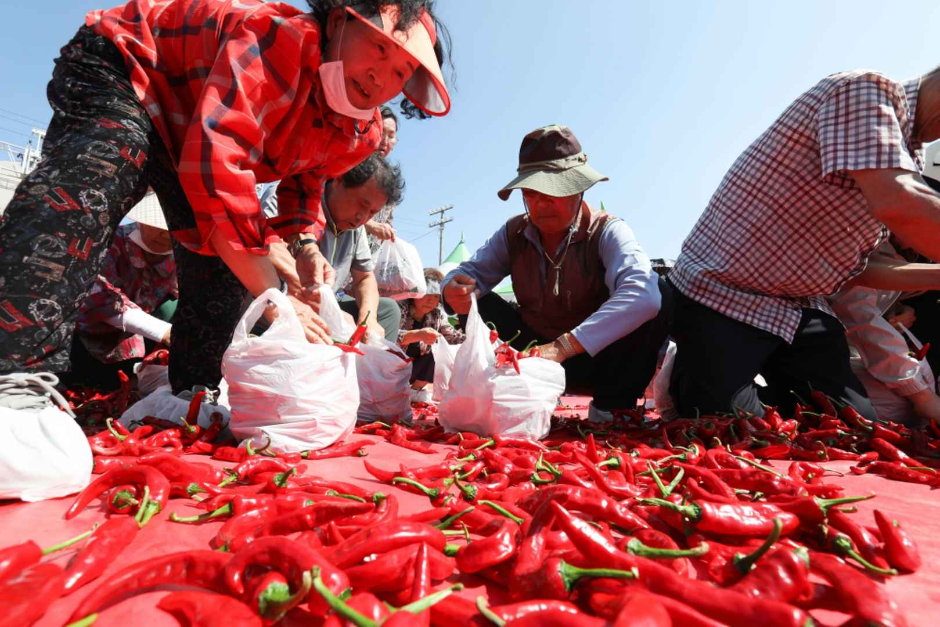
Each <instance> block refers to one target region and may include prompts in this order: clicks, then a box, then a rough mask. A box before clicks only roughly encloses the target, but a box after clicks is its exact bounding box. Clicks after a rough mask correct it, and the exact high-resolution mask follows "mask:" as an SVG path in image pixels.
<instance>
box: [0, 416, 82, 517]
mask: <svg viewBox="0 0 940 627" xmlns="http://www.w3.org/2000/svg"><path fill="white" fill-rule="evenodd" d="M92 463H93V462H92V458H91V448H90V447H89V446H88V439H87V438H86V437H85V434H84V433H82V429H81V427H79V426H78V424H77V423H76V422H75V419H73V418H72V417H71V416H69V415H68V414H66V413H65V412H64V411H62V410H60V409H59V408H58V407H54V406H50V407H46V408H45V409H43V410H42V411H40V412H38V413H35V414H32V413H30V414H26V413H25V412H22V411H17V410H13V409H7V408H5V407H0V499H22V500H24V501H42V500H44V499H54V498H58V497H60V496H67V495H69V494H74V493H76V492H78V491H80V490H81V489H82V488H84V487H85V486H86V485H88V481H89V480H90V479H91V468H92Z"/></svg>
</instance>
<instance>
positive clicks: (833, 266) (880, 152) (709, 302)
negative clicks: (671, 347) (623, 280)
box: [669, 70, 923, 342]
mask: <svg viewBox="0 0 940 627" xmlns="http://www.w3.org/2000/svg"><path fill="white" fill-rule="evenodd" d="M919 89H920V79H914V80H911V81H907V82H904V83H897V82H894V81H892V80H889V79H888V78H886V77H884V76H882V75H881V74H878V73H876V72H871V71H863V70H857V71H854V72H844V73H840V74H834V75H832V76H829V77H828V78H825V79H823V80H822V81H820V82H819V83H818V84H817V85H816V86H815V87H813V88H812V89H810V90H809V91H807V92H806V93H804V94H803V95H802V96H800V97H799V98H797V99H796V101H795V102H793V104H791V105H790V106H789V107H788V108H787V110H786V111H784V112H783V114H782V115H781V116H780V117H779V118H778V119H777V121H776V122H774V123H773V125H771V127H770V128H769V129H767V130H766V131H765V132H764V133H763V134H762V135H761V136H760V137H758V138H757V140H756V141H755V142H754V143H753V144H751V145H750V146H749V147H748V148H747V150H745V151H744V152H743V153H742V154H741V156H739V157H738V159H737V160H736V161H735V162H734V165H732V166H731V169H730V170H729V171H728V173H727V174H726V175H725V177H724V180H722V182H721V185H720V186H719V187H718V190H717V191H716V192H715V194H714V196H712V198H711V200H710V201H709V203H708V207H707V208H706V209H705V212H704V213H703V214H702V216H701V217H700V218H699V220H698V222H697V223H696V224H695V226H694V227H693V229H692V232H691V233H690V234H689V236H688V237H687V238H686V240H685V241H684V242H683V244H682V252H681V254H680V255H679V258H678V259H677V260H676V266H675V268H673V270H672V272H671V273H670V275H669V279H670V281H671V282H672V283H673V284H674V285H675V286H676V287H677V288H678V289H679V290H680V291H681V292H682V293H683V294H685V295H686V296H688V297H689V298H691V299H692V300H695V301H697V302H699V303H701V304H703V305H705V306H707V307H710V308H712V309H714V310H716V311H718V312H720V313H722V314H724V315H726V316H728V317H730V318H733V319H734V320H738V321H740V322H744V323H746V324H749V325H751V326H754V327H757V328H759V329H763V330H765V331H769V332H770V333H773V334H775V335H778V336H780V337H782V338H783V339H785V340H786V341H787V342H792V341H793V337H794V335H795V334H796V329H797V327H798V326H799V324H800V319H801V317H802V309H803V308H812V309H819V310H821V311H824V312H826V313H830V314H831V313H832V311H831V310H830V309H829V305H828V304H827V303H826V301H825V298H824V296H825V295H828V294H834V293H835V292H837V291H838V290H839V288H840V287H841V286H842V285H843V284H844V283H845V282H846V281H848V280H849V279H851V278H852V277H854V276H855V275H857V274H859V273H860V272H861V271H862V270H863V269H864V268H865V263H866V260H867V258H868V255H869V254H870V253H871V252H872V251H873V250H874V249H875V248H877V247H878V246H879V244H881V242H882V241H883V240H884V239H885V238H886V237H887V236H888V231H887V229H886V228H885V227H884V225H883V224H881V223H880V222H879V221H878V220H876V219H875V218H874V217H873V216H872V215H871V213H870V212H869V211H868V207H867V205H866V204H865V199H864V197H863V195H862V192H861V190H860V189H859V187H858V185H857V184H856V183H855V181H854V179H853V178H852V176H851V173H852V171H853V170H862V169H875V168H900V169H904V170H911V171H915V172H916V171H920V170H922V169H923V156H922V153H921V146H920V144H919V143H917V142H915V141H914V139H913V137H912V134H913V126H914V111H915V109H916V105H917V94H918V91H919Z"/></svg>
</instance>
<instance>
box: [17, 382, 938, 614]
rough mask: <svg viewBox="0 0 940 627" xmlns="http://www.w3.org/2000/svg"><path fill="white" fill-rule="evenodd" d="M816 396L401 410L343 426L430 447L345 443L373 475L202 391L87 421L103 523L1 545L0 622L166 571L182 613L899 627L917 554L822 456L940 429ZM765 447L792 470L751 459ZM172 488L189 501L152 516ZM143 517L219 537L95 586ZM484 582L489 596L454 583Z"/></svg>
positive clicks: (896, 449) (114, 592) (897, 465)
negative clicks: (357, 480)
mask: <svg viewBox="0 0 940 627" xmlns="http://www.w3.org/2000/svg"><path fill="white" fill-rule="evenodd" d="M98 400H100V399H98ZM813 401H814V402H815V403H816V407H815V408H814V409H813V410H810V409H809V408H806V407H799V408H798V418H797V419H795V420H784V419H782V418H781V417H780V416H779V414H778V413H777V412H776V410H775V409H773V408H768V409H767V411H766V412H765V413H764V415H763V416H753V415H744V414H739V415H735V416H723V417H719V416H708V417H700V418H698V419H694V420H678V421H675V422H671V423H665V424H661V423H660V422H659V421H658V420H657V419H656V418H655V417H648V416H643V415H641V414H635V413H626V414H624V415H622V416H620V417H618V421H617V423H616V424H614V425H611V426H610V427H607V428H606V430H605V431H596V430H595V431H588V430H585V424H586V423H583V422H581V421H578V420H564V419H561V420H556V424H555V429H554V430H553V433H552V434H551V435H550V436H549V438H548V439H547V440H546V441H543V442H533V441H531V440H527V439H524V438H520V437H513V436H495V437H493V438H483V437H480V436H477V435H475V434H472V433H457V434H448V433H445V432H444V431H443V429H442V428H441V427H440V426H438V425H437V424H436V422H435V421H434V412H433V407H431V406H421V407H420V408H416V414H417V415H419V416H421V417H422V418H425V419H423V420H415V421H414V422H413V423H412V424H404V423H396V422H391V421H390V422H389V423H382V422H376V423H371V424H367V425H362V426H360V427H358V428H357V429H356V433H357V436H379V437H383V438H384V439H385V440H387V441H388V442H389V443H391V444H394V445H396V446H400V447H404V448H408V449H409V450H413V451H417V452H421V453H428V454H431V453H435V454H438V455H439V454H440V453H442V452H444V451H449V452H447V454H446V456H445V459H444V460H443V461H440V462H437V463H429V464H426V465H419V466H414V465H405V464H400V465H399V467H398V468H383V467H380V466H378V465H376V464H373V463H371V462H370V461H369V460H368V459H364V460H363V464H364V468H365V470H366V471H367V472H368V473H369V474H370V475H371V476H372V477H373V478H374V479H375V481H376V486H375V489H374V490H372V491H370V490H366V489H363V488H362V487H361V486H359V485H355V484H351V483H345V482H340V481H332V480H327V479H323V478H320V477H317V476H315V475H312V474H307V472H306V471H307V469H308V464H311V463H313V462H315V461H317V460H323V459H329V458H335V457H346V456H357V457H358V456H365V455H366V453H367V450H368V449H367V447H368V446H369V445H373V444H375V443H376V440H375V439H374V438H372V437H356V436H354V438H353V439H352V440H351V441H350V442H348V443H343V444H339V445H334V446H331V447H329V448H326V449H323V450H320V451H309V452H303V453H281V452H277V451H272V450H269V448H263V449H257V450H255V449H252V448H251V447H250V446H249V447H238V446H236V445H235V444H236V443H235V442H234V441H220V437H219V436H220V434H221V433H222V431H223V428H224V425H223V424H222V419H221V416H219V415H216V416H214V417H213V422H212V425H211V426H210V427H208V428H205V429H203V428H200V427H199V426H197V425H196V422H195V417H196V415H197V413H198V409H199V403H200V402H201V399H200V398H198V397H197V398H195V399H193V404H192V405H191V407H190V412H189V413H190V415H189V416H187V417H186V419H185V420H184V424H183V425H179V424H176V423H172V422H165V421H161V420H156V419H147V420H145V421H144V423H143V424H138V425H133V426H132V428H130V429H125V428H123V427H121V426H120V425H118V424H116V423H114V422H113V421H107V429H106V430H104V431H101V432H100V433H97V434H96V435H93V436H91V437H89V442H90V444H91V446H92V449H93V451H94V452H95V470H94V472H95V473H96V475H97V477H96V478H95V480H94V481H93V482H92V483H91V484H90V485H89V486H88V487H87V488H86V489H85V490H84V491H83V492H82V493H81V494H79V495H78V496H77V497H76V498H75V500H74V502H73V503H72V505H71V506H70V507H69V509H68V511H67V513H66V514H65V517H66V518H72V517H73V516H75V515H77V514H78V513H79V512H80V511H82V510H83V509H84V508H85V507H86V506H88V505H89V504H91V503H93V502H98V501H99V499H100V500H101V501H102V502H104V503H106V505H107V509H108V517H107V519H106V520H105V521H103V522H102V523H101V524H100V525H99V526H97V527H96V528H95V529H93V530H90V531H89V532H88V533H86V534H84V535H83V536H80V537H79V538H76V539H74V540H71V541H68V542H66V543H63V544H62V545H59V546H55V547H50V548H47V549H45V550H43V549H42V548H40V547H39V546H37V545H36V544H35V543H32V542H26V543H24V544H20V545H17V546H13V547H8V548H6V549H0V585H2V586H3V590H4V591H3V593H2V596H3V597H4V598H5V599H13V600H16V599H19V600H20V601H19V602H11V603H7V606H9V609H8V610H7V613H6V615H5V616H2V617H0V626H2V625H8V624H9V625H28V624H31V623H32V622H33V621H35V620H36V619H38V618H39V617H40V616H41V615H42V613H43V612H44V610H45V608H46V607H48V605H49V604H51V603H52V602H53V601H55V600H56V599H58V598H59V597H61V596H63V595H67V594H71V593H72V592H74V591H75V590H78V589H79V588H82V587H84V586H86V585H88V586H89V587H90V588H91V590H90V592H89V593H88V594H87V596H86V597H85V598H84V599H83V600H82V601H81V603H80V605H79V606H78V608H77V609H76V610H75V611H74V613H73V614H72V616H71V619H70V620H71V621H73V622H72V624H83V625H87V624H91V623H92V622H93V621H94V618H95V616H96V615H97V613H98V612H101V611H103V610H105V609H106V608H107V607H109V606H110V605H112V604H114V603H115V602H117V601H118V600H120V599H122V598H124V597H126V596H127V595H129V594H133V593H136V592H143V591H145V590H149V589H153V588H155V587H158V586H161V585H165V584H170V583H172V584H179V583H185V584H186V585H187V586H188V587H190V588H192V589H189V590H182V591H176V592H173V593H171V594H169V595H167V596H165V597H164V598H163V599H161V601H160V602H159V604H158V607H159V608H160V609H161V610H163V611H165V612H168V613H170V614H172V615H173V616H174V617H176V618H177V619H178V620H179V622H180V624H183V625H205V626H208V625H222V624H224V625H225V626H226V627H237V626H240V625H246V626H247V625H251V626H255V625H272V624H275V623H277V624H283V625H331V626H336V625H357V626H372V625H399V624H408V625H415V624H423V625H490V624H493V625H507V624H508V625H512V626H516V627H518V626H522V625H556V624H557V625H566V626H572V627H579V626H583V625H586V626H595V625H597V626H601V625H617V626H620V625H655V626H659V625H663V626H668V625H677V626H678V625H683V626H685V625H691V626H720V625H743V626H747V627H753V625H757V624H759V625H769V626H777V625H780V626H793V627H800V626H805V625H812V624H816V623H814V619H813V618H812V616H811V613H812V612H813V611H814V610H826V611H830V612H839V613H841V614H843V615H845V616H846V620H847V622H845V623H844V624H846V625H884V626H887V627H892V626H903V625H906V622H905V619H904V617H903V615H902V613H901V611H900V610H899V608H898V607H897V606H896V604H895V603H894V602H893V601H892V600H891V599H890V597H889V596H888V594H887V592H886V590H885V588H884V586H882V585H880V580H882V579H883V578H885V577H893V576H898V575H899V574H902V573H910V572H913V571H915V570H917V569H918V568H919V567H920V557H919V555H918V550H917V547H916V546H915V544H914V542H913V541H912V540H911V538H910V537H909V536H908V535H907V534H906V532H905V531H904V529H903V527H902V526H901V525H900V524H899V523H898V521H897V520H895V519H893V518H892V517H891V516H890V515H888V514H886V513H884V512H882V511H880V510H876V511H875V516H874V520H860V518H861V517H860V516H858V515H855V516H853V515H852V513H853V512H854V511H855V508H854V507H853V506H852V504H853V503H855V502H857V501H862V500H868V499H870V498H873V497H874V495H870V494H855V495H853V494H848V495H847V494H844V490H843V488H842V487H840V486H839V485H838V484H837V483H835V482H834V481H832V480H831V478H832V477H833V476H835V475H834V473H832V472H829V471H828V470H827V469H826V468H825V467H824V466H823V463H824V462H826V461H828V460H834V459H850V460H854V461H856V462H857V464H856V465H855V466H853V467H852V471H853V472H855V473H864V472H874V473H878V474H881V475H884V476H886V477H889V478H892V479H897V480H901V481H914V482H917V483H924V484H929V485H936V484H938V483H940V475H938V474H937V472H936V471H935V470H934V469H935V468H940V463H938V461H940V460H938V458H937V451H936V448H935V446H934V445H935V444H936V442H938V441H940V440H933V439H932V438H931V437H929V435H924V434H919V433H915V432H913V431H910V430H908V429H905V428H904V427H901V426H899V425H894V424H890V423H869V422H867V421H865V420H864V419H863V418H861V417H860V416H858V414H857V413H855V412H854V411H852V410H851V408H847V407H843V408H839V409H836V408H835V407H834V406H832V404H831V402H830V401H829V400H828V399H825V397H821V396H820V397H819V398H814V399H813ZM86 402H96V401H95V400H88V401H86ZM108 402H112V403H113V401H112V400H109V401H108ZM593 427H594V428H595V429H596V426H593ZM435 443H436V444H449V445H451V447H449V449H441V448H440V447H438V446H434V444H435ZM186 454H200V455H207V456H211V457H212V458H213V459H214V460H219V461H222V462H226V463H227V466H226V467H224V468H223V467H221V466H220V464H218V463H212V464H210V463H206V462H199V461H194V460H193V459H192V458H186V457H184V455H186ZM783 459H789V460H791V463H790V464H789V467H784V466H782V465H776V466H775V467H771V466H770V465H768V464H767V463H766V460H783ZM395 487H397V488H399V489H402V490H406V491H409V492H413V493H416V494H421V495H424V496H426V497H427V498H428V506H427V508H426V509H425V510H424V511H421V512H418V513H414V514H410V515H403V514H402V513H400V512H399V506H398V500H397V499H396V497H395V490H393V489H392V488H395ZM173 499H184V500H186V501H188V502H189V504H191V505H193V504H194V505H196V507H198V508H199V509H201V510H203V511H204V513H202V514H200V515H197V516H190V517H181V516H179V515H177V514H176V513H170V514H167V513H166V512H165V510H166V509H167V505H168V503H169V501H170V500H173ZM155 517H157V518H164V519H165V520H169V521H172V522H174V523H177V524H179V525H180V529H181V533H182V532H184V530H185V528H186V527H185V525H212V526H214V527H215V528H216V530H215V535H214V538H213V540H212V542H211V544H210V546H207V547H206V548H205V550H188V551H184V552H180V553H173V554H169V555H165V556H162V557H160V558H158V559H148V560H145V561H142V562H139V563H136V564H131V565H129V566H127V567H125V568H124V569H122V570H120V571H119V572H117V573H115V574H113V575H110V576H109V577H107V578H105V579H103V580H99V577H100V576H101V575H102V574H103V573H104V571H105V569H106V568H107V566H108V565H110V564H111V563H112V562H114V561H115V560H116V558H117V557H118V556H119V555H120V554H121V553H122V552H123V551H124V550H126V549H127V547H128V546H129V545H131V544H132V543H133V541H134V539H135V537H136V534H137V533H138V530H139V528H140V527H141V526H143V525H145V524H148V521H151V522H150V523H149V524H153V522H152V520H153V519H154V518H155ZM161 524H163V523H161ZM86 538H87V539H86ZM82 541H84V544H78V543H81V542H82ZM67 546H73V547H74V546H78V547H79V548H78V549H77V551H76V554H75V556H74V557H73V558H72V560H71V562H70V563H69V564H68V566H67V567H66V568H62V567H60V566H57V565H55V564H50V563H43V562H42V561H41V559H42V557H43V556H44V555H45V554H47V553H49V552H52V551H57V550H62V549H65V548H66V547H67ZM481 581H482V582H486V583H489V584H495V586H496V587H497V588H498V589H501V590H503V591H505V592H506V594H505V599H504V601H505V602H502V603H500V604H499V605H492V606H491V605H489V604H488V602H487V601H486V599H485V598H484V597H479V598H471V597H467V596H464V595H462V594H460V593H459V591H460V590H461V588H462V586H463V585H467V586H477V585H480V582H481Z"/></svg>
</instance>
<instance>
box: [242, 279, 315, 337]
mask: <svg viewBox="0 0 940 627" xmlns="http://www.w3.org/2000/svg"><path fill="white" fill-rule="evenodd" d="M268 303H271V304H273V305H275V306H276V307H277V319H276V320H275V321H274V322H273V323H271V327H272V328H273V327H274V326H275V325H278V324H286V325H287V326H288V331H289V333H290V334H291V335H294V336H296V337H297V338H299V339H302V340H306V338H307V336H306V334H305V333H304V328H303V327H302V326H300V320H298V319H297V312H296V311H294V306H293V305H291V303H290V300H288V299H287V296H286V295H285V294H283V293H282V292H281V290H279V289H276V288H273V287H270V288H268V289H266V290H265V291H264V293H263V294H261V296H259V297H258V298H256V299H254V300H253V301H252V302H251V304H250V305H248V309H246V310H245V314H244V315H243V316H242V319H241V320H239V321H238V326H237V327H235V333H234V334H233V335H232V343H233V344H234V343H235V342H240V341H242V340H246V339H248V334H249V333H250V332H251V329H252V328H253V327H254V326H255V324H256V323H257V322H258V320H260V319H261V316H262V315H263V314H264V310H265V309H267V308H268Z"/></svg>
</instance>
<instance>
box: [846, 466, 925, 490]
mask: <svg viewBox="0 0 940 627" xmlns="http://www.w3.org/2000/svg"><path fill="white" fill-rule="evenodd" d="M849 470H851V471H852V473H854V474H856V475H863V474H865V473H866V472H873V473H875V474H876V475H883V476H885V477H888V478H889V479H894V480H895V481H906V482H907V483H920V484H924V485H938V483H940V475H937V474H928V473H926V472H921V471H919V470H913V469H911V468H907V467H906V466H902V465H901V464H900V463H898V462H872V463H870V464H868V465H867V466H865V467H860V466H852V467H851V468H850V469H849Z"/></svg>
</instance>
